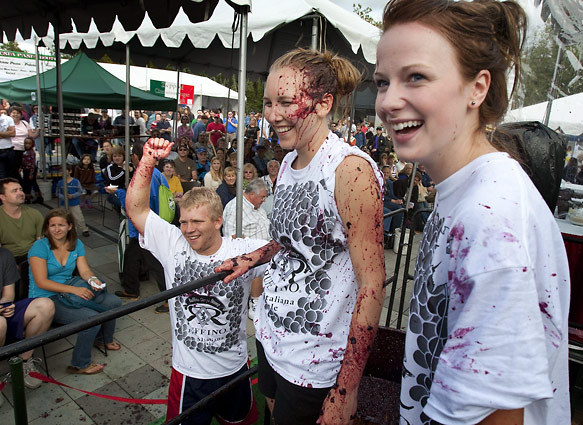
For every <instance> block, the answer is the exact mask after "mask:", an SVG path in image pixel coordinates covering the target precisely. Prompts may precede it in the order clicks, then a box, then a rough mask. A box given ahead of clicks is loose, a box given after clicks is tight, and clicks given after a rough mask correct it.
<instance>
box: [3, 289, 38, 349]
mask: <svg viewBox="0 0 583 425" xmlns="http://www.w3.org/2000/svg"><path fill="white" fill-rule="evenodd" d="M33 300H34V298H25V299H23V300H20V301H16V302H15V303H14V315H12V317H5V319H6V325H7V330H6V344H11V343H13V342H16V341H20V340H21V339H24V313H26V309H27V308H28V306H29V304H30V303H31V302H32V301H33Z"/></svg>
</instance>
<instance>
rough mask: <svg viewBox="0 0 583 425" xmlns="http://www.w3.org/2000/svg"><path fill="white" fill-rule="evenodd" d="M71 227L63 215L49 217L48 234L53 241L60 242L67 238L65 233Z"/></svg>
mask: <svg viewBox="0 0 583 425" xmlns="http://www.w3.org/2000/svg"><path fill="white" fill-rule="evenodd" d="M72 227H73V226H72V225H71V224H69V223H67V220H66V219H65V218H63V217H51V218H50V219H49V235H50V236H51V238H52V240H53V241H55V242H62V241H64V240H65V239H67V234H68V233H69V230H71V228H72Z"/></svg>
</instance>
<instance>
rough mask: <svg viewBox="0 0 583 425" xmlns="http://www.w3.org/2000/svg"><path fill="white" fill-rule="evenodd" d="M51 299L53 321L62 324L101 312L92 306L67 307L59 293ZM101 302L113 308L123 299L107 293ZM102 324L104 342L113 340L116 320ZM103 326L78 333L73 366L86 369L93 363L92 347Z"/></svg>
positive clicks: (72, 360)
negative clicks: (60, 298)
mask: <svg viewBox="0 0 583 425" xmlns="http://www.w3.org/2000/svg"><path fill="white" fill-rule="evenodd" d="M51 300H53V302H54V303H55V317H54V319H53V321H54V322H55V323H59V324H61V325H66V324H69V323H73V322H78V321H81V320H85V319H87V318H89V317H92V316H95V315H96V314H99V313H98V312H96V311H95V310H91V309H90V308H70V307H66V306H65V305H64V304H62V303H61V302H60V301H59V297H58V295H53V296H52V297H51ZM100 304H103V305H104V306H107V307H109V308H110V309H111V308H115V307H119V306H120V305H121V300H120V299H119V298H118V297H116V296H115V295H113V294H109V293H106V294H105V297H103V299H102V300H101V303H100ZM101 326H103V333H104V337H105V341H103V342H105V343H110V342H113V332H114V331H115V320H111V321H109V322H106V323H104V324H103V325H101ZM101 326H94V327H92V328H89V329H85V330H84V331H81V332H79V333H78V334H77V342H76V343H75V348H74V349H73V358H72V359H71V365H72V366H74V367H77V368H79V369H84V368H86V367H87V366H89V365H90V364H91V348H92V347H93V343H94V342H95V337H96V336H97V334H98V333H99V329H100V328H101Z"/></svg>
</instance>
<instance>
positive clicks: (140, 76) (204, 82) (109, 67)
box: [98, 62, 239, 111]
mask: <svg viewBox="0 0 583 425" xmlns="http://www.w3.org/2000/svg"><path fill="white" fill-rule="evenodd" d="M98 63H99V65H100V66H101V67H103V68H104V69H105V70H106V71H108V72H109V73H111V74H113V75H115V76H116V77H117V78H119V79H120V80H122V81H125V78H126V66H125V65H118V64H113V63H102V62H98ZM152 80H155V81H163V82H164V83H165V84H166V88H167V92H168V91H169V92H170V93H172V94H173V97H176V81H177V72H176V71H170V70H166V69H156V68H145V67H142V66H131V67H130V84H131V85H132V86H134V87H138V88H140V89H142V90H146V91H148V90H150V81H152ZM180 84H185V85H190V86H194V104H193V105H189V106H190V109H191V110H194V111H196V110H197V109H201V106H204V107H205V108H218V107H222V108H223V109H226V108H227V105H229V106H228V109H230V110H237V107H236V106H237V99H238V98H239V95H238V93H237V92H236V91H234V90H229V88H228V87H225V86H223V85H221V84H219V83H217V82H216V81H213V80H211V79H210V78H207V77H203V76H200V75H194V74H189V73H186V72H181V73H180Z"/></svg>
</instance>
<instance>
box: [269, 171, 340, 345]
mask: <svg viewBox="0 0 583 425" xmlns="http://www.w3.org/2000/svg"><path fill="white" fill-rule="evenodd" d="M321 189H323V190H326V187H325V182H324V181H323V180H322V181H320V182H319V184H318V183H316V182H313V181H307V182H304V183H295V184H293V185H286V186H284V185H279V186H278V187H277V190H276V192H275V199H274V203H273V214H272V217H278V218H279V220H277V221H276V220H272V223H271V237H272V238H273V240H276V241H278V242H279V243H280V244H281V245H282V246H283V249H282V250H281V251H280V252H279V253H278V254H276V255H275V256H274V258H273V259H272V261H271V274H274V273H277V274H278V275H279V278H280V282H285V283H286V284H287V286H288V287H289V285H293V284H297V285H301V288H300V289H301V290H302V291H303V292H304V293H305V294H306V296H303V297H300V298H299V299H298V303H297V305H295V306H290V308H291V309H288V311H287V312H286V314H285V315H280V314H278V312H276V311H275V309H274V308H273V305H272V304H271V303H270V302H269V301H268V300H267V299H266V298H264V299H265V310H266V311H267V316H268V317H269V318H270V319H271V320H272V321H273V323H274V324H275V326H276V327H281V326H283V327H284V328H285V329H286V330H287V331H289V332H293V333H300V332H301V333H310V334H312V335H319V334H320V330H321V326H320V323H321V321H322V319H323V318H324V313H325V312H326V307H327V305H328V301H327V300H326V295H327V292H328V291H329V289H330V288H331V287H332V281H331V279H330V276H329V275H328V273H327V271H328V270H329V269H330V267H331V266H332V263H333V259H334V257H335V255H337V254H338V253H340V252H342V251H343V247H342V246H341V245H340V243H338V242H337V241H335V240H334V238H333V236H332V230H333V229H334V224H335V219H334V214H333V212H332V211H330V210H327V209H325V208H321V207H320V195H319V190H321ZM302 245H303V246H304V247H305V249H302V251H303V252H304V253H305V252H306V249H307V250H308V251H309V252H310V256H309V257H308V258H306V257H305V255H304V254H303V253H302V252H300V251H299V250H298V249H296V248H294V247H298V248H299V247H301V246H302ZM269 274H270V272H269V270H268V271H266V276H268V275H269ZM265 284H267V285H269V284H273V282H272V280H271V278H269V277H268V278H267V279H265V281H264V285H265ZM278 289H279V288H278ZM279 311H281V309H280V310H279ZM284 312H285V310H284Z"/></svg>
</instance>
